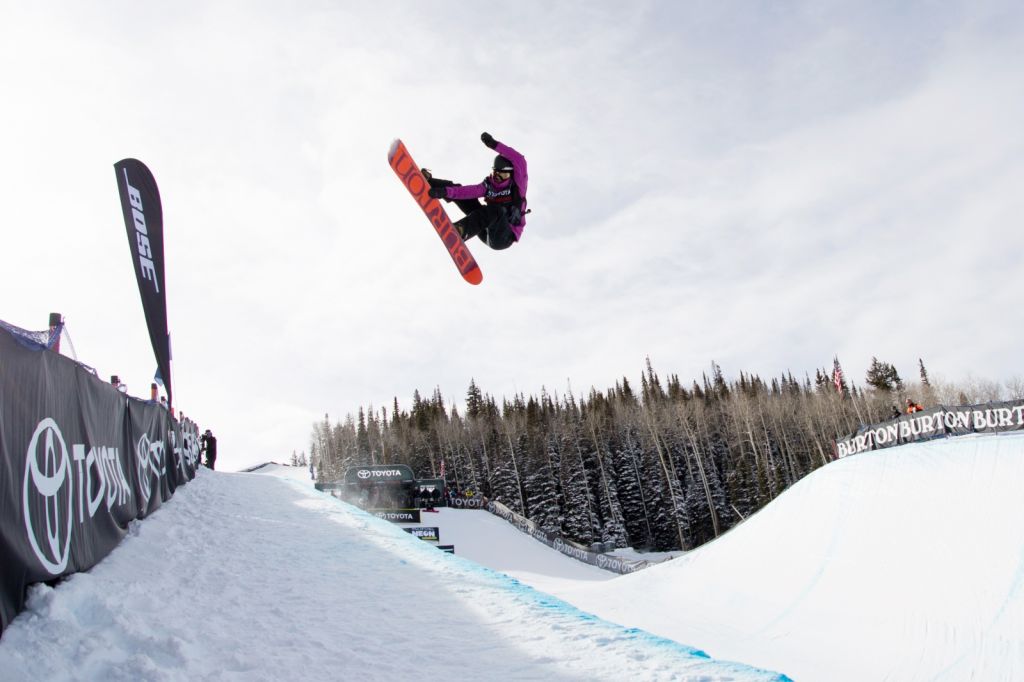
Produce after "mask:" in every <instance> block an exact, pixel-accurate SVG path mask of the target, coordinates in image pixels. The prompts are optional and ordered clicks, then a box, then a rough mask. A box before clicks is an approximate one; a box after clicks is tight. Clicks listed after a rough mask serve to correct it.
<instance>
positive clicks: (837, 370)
mask: <svg viewBox="0 0 1024 682" xmlns="http://www.w3.org/2000/svg"><path fill="white" fill-rule="evenodd" d="M832 383H834V384H835V385H836V390H837V391H839V392H840V393H842V392H843V368H842V367H840V366H839V358H838V357H837V358H835V364H834V365H833V369H832Z"/></svg>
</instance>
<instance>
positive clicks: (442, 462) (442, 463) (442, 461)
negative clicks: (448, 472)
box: [441, 457, 444, 481]
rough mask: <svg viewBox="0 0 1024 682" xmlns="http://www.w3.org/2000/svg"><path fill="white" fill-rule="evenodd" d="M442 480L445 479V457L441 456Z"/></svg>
mask: <svg viewBox="0 0 1024 682" xmlns="http://www.w3.org/2000/svg"><path fill="white" fill-rule="evenodd" d="M441 480H442V481H443V480H444V458H443V457H442V458H441Z"/></svg>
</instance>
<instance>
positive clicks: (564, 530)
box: [293, 358, 1024, 551]
mask: <svg viewBox="0 0 1024 682" xmlns="http://www.w3.org/2000/svg"><path fill="white" fill-rule="evenodd" d="M918 373H919V377H918V378H917V379H915V381H914V382H913V384H912V385H911V386H908V385H906V384H905V383H904V381H903V380H902V378H901V377H900V376H899V373H898V372H897V371H896V369H895V368H894V367H893V366H892V365H890V364H888V363H885V362H880V361H879V360H878V359H877V358H873V359H872V362H871V365H870V367H869V369H868V372H867V376H866V377H865V386H864V387H863V388H858V387H857V386H856V385H854V384H848V383H847V381H846V379H845V378H844V377H843V374H842V369H841V367H840V365H839V361H838V359H836V360H835V361H834V363H833V368H832V369H831V370H828V369H819V370H817V371H816V372H815V376H813V377H812V376H810V375H809V374H806V375H805V376H804V377H803V379H802V380H798V379H796V378H794V377H793V376H792V374H791V373H788V372H787V373H785V374H783V375H781V376H778V377H775V378H772V379H770V380H762V379H761V378H760V377H758V376H756V375H751V374H748V373H745V372H740V374H739V378H738V379H735V380H732V381H729V380H727V379H726V378H725V377H724V376H723V373H722V370H721V368H720V367H719V366H718V365H717V364H715V363H712V364H711V371H710V373H705V374H704V375H703V376H702V378H701V380H700V381H696V380H695V381H693V382H691V383H689V384H684V383H683V382H681V381H680V380H679V378H678V376H675V375H673V376H670V377H668V378H667V379H666V380H662V379H661V378H659V376H658V375H657V374H656V373H655V371H654V370H653V368H652V367H651V363H650V360H648V361H647V362H646V365H645V368H644V370H643V371H642V372H641V374H640V377H639V385H637V382H635V381H634V382H630V381H629V380H628V379H627V378H625V377H624V378H623V379H621V380H620V381H618V382H616V385H615V387H614V388H611V389H608V390H606V391H604V392H599V391H597V390H596V389H591V391H590V393H589V394H588V395H586V396H585V397H584V396H574V395H572V394H571V392H569V393H567V394H566V395H564V396H559V395H557V394H555V395H552V394H551V393H549V392H548V391H547V390H541V392H540V395H539V396H533V395H531V396H529V397H527V396H524V395H516V396H514V397H512V398H511V399H508V398H503V399H502V400H501V402H500V404H499V403H498V401H496V400H495V398H494V397H493V396H490V395H488V394H486V393H484V392H483V391H482V390H481V389H480V388H479V387H478V386H477V385H476V383H475V382H471V383H470V386H469V388H468V391H467V394H466V397H465V405H464V409H463V410H462V411H461V412H460V411H459V410H458V409H456V407H455V406H454V405H448V404H446V401H445V400H444V398H443V397H442V395H441V392H440V390H439V389H435V391H434V392H433V394H432V395H431V396H430V397H429V398H425V397H423V396H422V395H421V394H420V393H419V392H418V391H417V392H416V393H415V394H414V395H413V399H412V406H411V409H409V410H403V409H400V407H399V404H398V400H397V398H396V399H395V401H394V404H393V405H392V406H391V408H390V410H389V409H387V408H381V409H379V410H378V409H375V408H373V407H368V408H365V409H364V408H360V409H359V411H358V414H357V415H356V416H352V415H348V416H347V417H346V418H345V419H344V420H343V421H342V422H337V423H334V424H332V423H331V422H330V419H329V417H328V416H326V415H325V417H324V419H323V420H322V421H321V422H319V423H316V424H314V425H313V433H312V437H311V443H310V461H311V462H312V464H313V465H314V467H315V470H316V478H317V480H318V481H320V482H329V481H335V480H339V479H342V478H343V476H344V474H345V471H346V470H347V469H348V468H349V467H352V466H359V465H376V464H407V465H409V466H410V467H412V469H413V471H414V472H416V475H417V476H418V477H420V478H433V477H438V476H439V475H440V472H441V463H442V460H443V462H444V467H445V479H446V482H447V485H448V487H449V488H452V489H455V490H459V491H467V490H472V491H474V492H479V493H482V494H484V495H486V496H487V497H488V498H490V499H493V500H497V501H499V502H502V503H503V504H505V505H506V506H508V507H509V508H511V509H512V510H513V511H515V512H517V513H520V514H522V515H523V516H526V517H527V518H529V519H531V520H532V521H534V522H535V523H537V524H538V525H539V526H540V527H541V528H543V529H544V530H547V531H550V532H555V533H559V534H561V535H562V536H563V537H565V538H567V539H570V540H573V541H575V542H578V543H582V544H584V545H589V544H591V543H594V542H605V543H608V542H611V543H614V545H615V546H616V547H634V548H637V549H641V550H649V551H669V550H678V549H684V550H688V549H692V548H694V547H697V546H699V545H701V544H703V543H705V542H707V541H709V540H712V539H714V538H715V537H717V536H718V535H720V534H722V533H724V532H725V531H727V530H728V529H729V528H731V527H733V526H734V525H736V524H737V523H739V522H741V521H742V520H743V519H745V518H746V517H748V516H750V515H751V514H753V513H754V512H756V511H757V510H758V509H760V508H761V507H763V506H764V505H766V504H767V503H769V502H770V501H771V500H772V499H774V498H775V497H776V496H778V495H779V494H780V493H782V492H783V491H784V490H786V488H788V487H789V486H791V485H793V484H794V483H796V482H797V481H799V480H800V479H801V478H802V477H803V476H806V475H807V474H808V473H810V472H811V471H813V470H814V469H816V468H818V467H820V466H822V465H824V464H827V463H828V462H830V461H832V460H833V459H834V458H835V454H834V453H835V440H836V438H840V437H844V436H846V435H849V434H851V433H852V432H854V431H856V430H857V428H858V427H859V426H861V425H864V424H875V423H879V422H883V421H886V420H888V419H890V418H892V417H893V416H894V414H895V412H896V411H898V410H899V407H900V406H902V405H903V403H904V402H905V400H906V399H907V398H912V399H913V400H914V401H915V402H920V403H923V404H924V405H925V406H926V407H927V406H932V405H935V404H946V405H953V404H974V403H980V402H984V401H989V400H997V399H1001V398H1004V397H1010V398H1017V397H1021V395H1022V394H1024V390H1022V386H1021V382H1019V381H1016V382H1013V383H1010V384H1007V385H1005V386H1000V385H998V384H993V383H989V382H985V381H970V382H968V383H967V384H965V385H961V386H953V385H944V384H940V385H936V383H935V382H932V381H931V380H930V379H929V376H928V373H927V370H926V369H925V367H924V363H923V362H920V361H919V367H918ZM296 457H297V456H296V455H293V459H296ZM301 461H302V462H305V461H306V459H305V454H304V453H303V456H302V459H301Z"/></svg>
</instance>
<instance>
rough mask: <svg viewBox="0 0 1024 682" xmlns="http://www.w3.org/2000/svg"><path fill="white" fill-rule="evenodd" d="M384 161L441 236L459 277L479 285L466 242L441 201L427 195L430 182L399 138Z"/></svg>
mask: <svg viewBox="0 0 1024 682" xmlns="http://www.w3.org/2000/svg"><path fill="white" fill-rule="evenodd" d="M388 163H389V164H391V168H392V170H394V171H395V175H397V176H398V179H399V180H401V181H402V184H403V185H405V188H406V189H407V190H409V194H411V195H412V198H413V199H415V200H416V203H417V204H418V205H419V207H420V209H421V210H422V211H423V214H424V215H426V216H427V219H428V220H429V221H430V224H431V225H433V226H434V230H435V231H436V232H437V236H438V237H440V238H441V243H442V244H444V247H445V248H446V249H448V255H450V256H451V257H452V261H453V262H454V263H455V267H457V268H458V269H459V273H460V274H461V275H462V279H464V280H466V281H467V282H469V283H470V284H480V282H482V281H483V279H484V274H483V273H482V272H480V266H479V265H477V264H476V260H475V259H474V258H473V254H471V253H470V252H469V249H468V248H466V243H465V242H464V241H462V237H460V236H459V233H458V231H457V230H456V229H455V227H454V226H453V225H452V221H451V219H450V218H449V217H448V214H447V213H446V212H445V210H444V207H443V206H441V202H440V201H438V200H437V199H434V198H432V197H431V196H430V195H429V194H427V192H428V191H429V190H430V183H428V182H427V179H426V178H425V177H423V173H421V172H420V167H419V166H417V165H416V162H415V161H413V160H412V157H411V156H410V155H409V150H408V149H406V148H405V144H403V143H402V141H401V140H395V141H394V142H392V143H391V149H390V150H388Z"/></svg>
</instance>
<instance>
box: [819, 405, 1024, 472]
mask: <svg viewBox="0 0 1024 682" xmlns="http://www.w3.org/2000/svg"><path fill="white" fill-rule="evenodd" d="M1021 430H1024V400H1017V401H1010V402H1004V403H986V404H984V405H965V406H961V407H946V406H944V405H939V406H938V407H934V408H932V409H930V410H925V411H923V412H915V413H914V414H908V415H904V416H902V417H900V418H899V419H892V420H890V421H887V422H883V423H881V424H875V425H873V426H864V427H861V428H860V429H858V430H857V432H856V433H854V434H853V435H851V436H848V437H846V438H842V439H838V440H836V456H837V457H840V458H842V457H847V456H849V455H856V454H857V453H860V452H867V451H869V450H881V449H883V448H889V447H892V446H894V445H904V444H906V443H914V442H918V441H923V440H930V439H932V438H943V437H946V436H963V435H966V434H969V433H1001V432H1005V431H1021Z"/></svg>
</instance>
